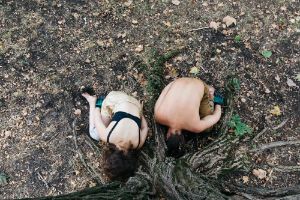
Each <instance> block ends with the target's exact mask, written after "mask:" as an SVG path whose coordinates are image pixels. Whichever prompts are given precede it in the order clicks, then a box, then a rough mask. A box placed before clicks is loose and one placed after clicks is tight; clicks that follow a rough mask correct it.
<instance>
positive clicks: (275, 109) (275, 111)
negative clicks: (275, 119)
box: [270, 106, 281, 116]
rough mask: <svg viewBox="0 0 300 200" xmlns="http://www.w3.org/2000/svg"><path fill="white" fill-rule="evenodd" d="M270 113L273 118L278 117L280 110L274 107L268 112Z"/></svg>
mask: <svg viewBox="0 0 300 200" xmlns="http://www.w3.org/2000/svg"><path fill="white" fill-rule="evenodd" d="M270 113H271V114H272V115H275V116H280V115H281V110H280V108H279V106H274V108H273V109H272V110H270Z"/></svg>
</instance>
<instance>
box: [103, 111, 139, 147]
mask: <svg viewBox="0 0 300 200" xmlns="http://www.w3.org/2000/svg"><path fill="white" fill-rule="evenodd" d="M124 118H129V119H131V120H133V121H134V122H135V123H136V124H137V125H138V127H139V143H138V145H137V147H139V145H140V137H141V136H140V129H141V119H140V118H138V117H136V116H134V115H131V114H129V113H126V112H122V111H119V112H116V113H115V114H114V116H113V117H112V119H111V121H115V122H116V123H115V125H114V126H113V127H112V128H111V129H110V131H109V133H108V135H107V142H108V143H109V137H110V135H111V133H112V132H113V130H114V129H115V127H116V126H117V124H118V123H119V122H120V121H121V120H122V119H124Z"/></svg>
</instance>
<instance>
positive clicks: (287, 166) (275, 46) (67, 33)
mask: <svg viewBox="0 0 300 200" xmlns="http://www.w3.org/2000/svg"><path fill="white" fill-rule="evenodd" d="M178 2H179V4H178ZM176 4H178V5H176ZM227 15H228V16H231V17H233V18H235V19H236V26H233V27H226V26H225V25H224V23H223V22H222V20H223V18H224V17H225V16H227ZM212 21H214V22H220V27H219V28H218V31H215V30H213V29H211V28H208V26H209V24H210V22H212ZM196 29H197V30H196ZM0 35H1V38H0V94H1V96H0V116H1V117H0V173H1V172H2V173H5V174H6V175H7V176H8V177H9V179H8V184H4V185H0V199H12V198H25V197H39V196H48V195H58V194H66V193H70V192H73V191H78V190H81V189H83V188H86V187H92V186H95V185H96V184H97V182H96V181H95V180H96V179H95V177H92V176H91V173H89V172H88V170H87V167H86V166H85V164H86V165H88V166H90V168H93V169H95V170H96V171H95V173H93V174H97V176H98V180H99V179H100V180H101V179H103V180H104V178H103V175H102V170H101V148H100V150H98V149H97V148H96V147H95V144H94V143H93V142H92V141H91V140H90V139H89V138H88V137H87V132H88V127H87V124H88V107H87V106H88V105H87V103H86V102H85V101H84V99H82V97H81V96H80V92H79V91H80V88H81V87H82V86H87V85H90V86H92V87H93V88H94V89H95V90H96V92H97V94H106V93H107V92H108V91H111V90H123V91H126V92H127V93H130V94H132V95H134V96H137V97H138V98H139V99H141V100H144V101H146V100H147V92H146V90H145V85H146V83H147V82H146V80H147V77H145V70H141V69H140V68H138V67H137V63H138V61H141V60H145V59H146V58H147V52H149V50H150V49H152V48H155V49H158V50H159V51H160V52H162V53H165V52H168V51H171V50H176V49H180V48H183V50H182V52H181V53H180V54H179V55H178V56H177V57H175V58H173V60H171V61H170V62H168V63H166V65H165V78H166V82H170V81H172V80H173V79H175V78H177V77H183V76H194V75H192V74H191V73H190V70H191V68H192V67H196V68H197V69H199V73H198V74H197V75H196V76H197V77H199V78H201V79H202V80H204V81H206V82H207V83H209V84H211V85H213V86H214V87H216V88H223V87H224V81H225V79H226V77H227V76H228V75H231V74H234V75H236V76H237V77H238V78H239V80H240V83H241V90H240V94H239V96H238V99H237V101H236V103H235V112H236V113H237V114H238V115H239V116H240V117H241V119H242V120H243V122H245V123H246V124H248V125H249V126H250V127H251V128H252V129H253V133H252V135H245V136H244V137H243V138H242V139H241V140H240V143H239V147H238V148H236V155H244V157H245V159H246V160H247V162H249V163H250V170H249V172H247V173H246V172H245V173H244V174H240V173H239V174H234V175H232V176H229V177H228V182H230V183H232V182H234V183H235V184H241V185H248V186H254V187H261V188H281V187H290V186H295V185H299V184H300V156H299V155H300V150H299V148H298V145H299V144H300V142H298V143H297V141H299V140H300V136H299V133H300V128H299V122H300V120H299V113H300V104H299V97H300V93H299V86H300V84H299V75H298V78H297V77H296V76H297V74H299V73H300V59H299V58H300V2H299V0H264V1H262V0H257V1H254V0H252V1H251V0H250V1H222V0H209V1H197V0H186V1H183V0H181V1H176V0H173V1H171V0H137V1H124V0H122V1H114V0H111V1H110V0H106V1H104V0H102V1H98V0H91V1H87V0H61V1H57V0H53V1H47V0H12V1H9V0H0ZM237 35H238V36H239V37H240V39H239V38H237V37H236V36H237ZM264 50H269V51H271V52H272V55H271V56H270V57H269V58H265V57H264V56H263V55H262V54H261V52H262V51H264ZM146 70H147V69H146ZM274 106H278V107H279V108H280V113H277V115H276V114H274V113H273V114H271V112H270V111H271V110H272V109H273V108H274ZM151 110H152V108H150V107H145V113H146V116H147V119H148V120H149V121H150V119H151V116H149V113H150V111H151ZM75 111H76V112H75ZM79 111H81V113H80V112H79ZM75 119H76V123H75V124H74V120H75ZM257 134H260V135H261V136H259V137H256V138H255V136H256V135H257ZM253 138H255V140H253ZM75 140H76V141H77V143H76V144H75V142H74V141H75ZM276 141H289V143H288V144H287V145H281V146H278V147H275V148H267V149H266V150H263V151H257V150H255V149H257V148H260V147H262V145H267V144H269V143H271V142H276ZM290 141H294V144H291V142H290ZM76 145H77V146H76ZM77 147H78V148H77ZM78 149H80V151H81V154H80V153H79V151H78ZM251 150H252V151H251ZM81 155H83V157H81ZM82 160H84V162H82ZM84 163H85V164H84ZM254 169H257V170H258V169H261V170H263V171H260V172H262V175H261V176H258V175H257V174H256V175H255V173H253V170H254ZM264 173H265V174H264ZM99 177H100V178H99Z"/></svg>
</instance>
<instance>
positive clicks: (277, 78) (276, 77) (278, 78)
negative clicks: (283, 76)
mask: <svg viewBox="0 0 300 200" xmlns="http://www.w3.org/2000/svg"><path fill="white" fill-rule="evenodd" d="M275 80H276V81H278V83H279V82H280V77H279V76H278V74H277V75H276V76H275Z"/></svg>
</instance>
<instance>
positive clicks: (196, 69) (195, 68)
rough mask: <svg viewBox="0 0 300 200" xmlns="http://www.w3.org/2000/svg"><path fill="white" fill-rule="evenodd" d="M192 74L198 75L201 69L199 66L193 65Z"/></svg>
mask: <svg viewBox="0 0 300 200" xmlns="http://www.w3.org/2000/svg"><path fill="white" fill-rule="evenodd" d="M190 73H191V74H194V75H197V74H199V69H198V68H197V67H192V68H191V70H190Z"/></svg>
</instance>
